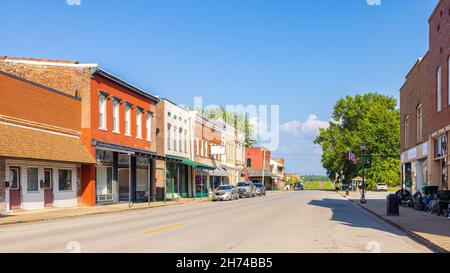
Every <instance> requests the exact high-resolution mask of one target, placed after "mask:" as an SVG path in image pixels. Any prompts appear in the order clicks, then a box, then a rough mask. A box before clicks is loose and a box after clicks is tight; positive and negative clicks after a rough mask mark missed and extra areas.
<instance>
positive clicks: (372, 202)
mask: <svg viewBox="0 0 450 273" xmlns="http://www.w3.org/2000/svg"><path fill="white" fill-rule="evenodd" d="M341 194H342V195H343V196H344V197H345V193H341ZM388 194H389V193H379V192H368V193H367V196H366V199H367V204H360V194H359V193H358V192H352V193H350V195H349V196H348V197H347V199H349V200H350V201H352V202H353V203H355V204H357V205H359V206H360V207H362V208H364V209H365V210H367V211H368V212H370V213H372V214H374V215H376V216H377V217H379V218H382V219H383V220H385V221H387V222H389V223H390V224H392V225H394V226H396V227H398V228H400V229H402V230H403V231H405V232H406V233H407V234H408V235H410V236H411V237H413V238H414V239H416V240H418V241H420V242H422V243H424V244H426V245H427V246H428V247H430V248H432V249H434V250H435V251H437V252H450V220H448V219H447V218H445V217H438V216H436V215H431V214H429V213H426V212H421V211H416V210H414V209H412V208H405V207H402V206H401V207H400V216H398V217H391V216H387V208H386V197H387V195H388Z"/></svg>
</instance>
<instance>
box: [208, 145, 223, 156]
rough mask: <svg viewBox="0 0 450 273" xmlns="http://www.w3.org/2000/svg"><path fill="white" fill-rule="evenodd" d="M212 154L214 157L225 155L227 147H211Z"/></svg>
mask: <svg viewBox="0 0 450 273" xmlns="http://www.w3.org/2000/svg"><path fill="white" fill-rule="evenodd" d="M211 154H212V155H224V154H225V147H224V146H212V147H211Z"/></svg>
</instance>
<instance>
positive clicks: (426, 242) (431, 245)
mask: <svg viewBox="0 0 450 273" xmlns="http://www.w3.org/2000/svg"><path fill="white" fill-rule="evenodd" d="M339 194H340V195H342V196H343V197H344V198H345V199H347V200H348V201H350V202H352V203H353V204H355V205H357V206H358V207H360V208H362V209H364V210H365V211H366V212H368V213H370V214H372V215H374V216H376V217H377V218H378V219H380V220H382V221H384V222H386V223H388V224H390V225H392V226H394V227H396V228H398V229H400V230H401V231H403V232H405V233H406V235H408V237H410V238H411V239H413V240H415V241H417V242H419V243H421V244H422V245H424V246H426V247H428V248H430V249H431V250H433V251H434V252H437V253H449V251H448V250H446V249H444V248H442V247H440V246H438V245H436V244H435V243H433V242H432V241H430V240H428V239H426V238H425V237H423V236H421V235H419V234H417V233H415V232H414V231H412V230H410V229H408V228H405V227H404V226H401V225H399V224H397V223H394V222H393V221H391V220H389V219H386V218H384V217H383V216H381V215H379V214H377V213H375V212H373V211H371V210H370V209H368V208H366V207H364V206H362V205H361V204H359V203H357V202H354V201H353V200H351V199H348V198H347V196H345V195H343V194H341V193H339Z"/></svg>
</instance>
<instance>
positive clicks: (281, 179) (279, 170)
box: [270, 158, 286, 190]
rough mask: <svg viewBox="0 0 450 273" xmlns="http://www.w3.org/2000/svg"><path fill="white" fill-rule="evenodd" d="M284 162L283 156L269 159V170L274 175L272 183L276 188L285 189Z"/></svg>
mask: <svg viewBox="0 0 450 273" xmlns="http://www.w3.org/2000/svg"><path fill="white" fill-rule="evenodd" d="M284 162H285V160H284V158H274V159H272V160H270V169H271V170H270V171H271V173H272V174H274V175H275V176H276V177H274V178H273V184H274V185H275V187H276V189H277V190H285V189H286V177H285V167H284Z"/></svg>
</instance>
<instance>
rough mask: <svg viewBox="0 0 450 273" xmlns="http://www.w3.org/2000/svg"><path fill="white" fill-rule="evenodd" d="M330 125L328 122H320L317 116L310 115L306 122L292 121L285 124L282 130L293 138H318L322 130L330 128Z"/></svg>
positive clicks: (281, 127)
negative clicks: (301, 136)
mask: <svg viewBox="0 0 450 273" xmlns="http://www.w3.org/2000/svg"><path fill="white" fill-rule="evenodd" d="M329 126H330V123H329V122H328V121H322V120H319V118H318V117H317V115H309V117H308V119H307V120H306V121H303V122H302V121H298V120H292V121H289V122H286V123H283V124H282V125H281V126H280V130H281V131H283V132H284V133H286V134H288V135H292V136H298V135H300V134H304V135H307V136H317V135H319V134H320V129H321V128H328V127H329Z"/></svg>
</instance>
